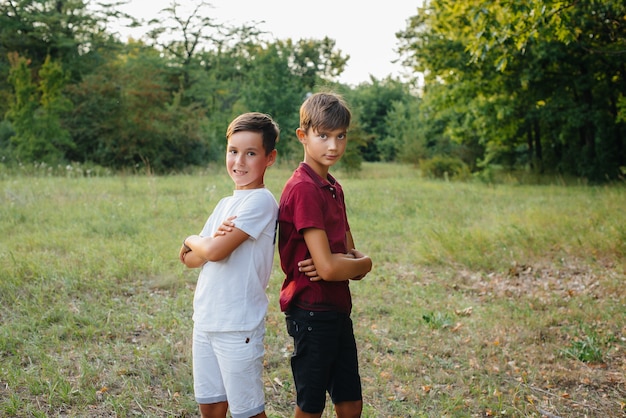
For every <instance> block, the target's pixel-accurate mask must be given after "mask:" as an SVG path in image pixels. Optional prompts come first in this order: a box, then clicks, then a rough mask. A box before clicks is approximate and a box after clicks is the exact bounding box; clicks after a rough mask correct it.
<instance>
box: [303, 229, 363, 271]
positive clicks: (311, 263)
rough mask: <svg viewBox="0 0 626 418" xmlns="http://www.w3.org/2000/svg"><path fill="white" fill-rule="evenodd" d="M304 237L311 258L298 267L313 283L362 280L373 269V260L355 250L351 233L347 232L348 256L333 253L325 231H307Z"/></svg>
mask: <svg viewBox="0 0 626 418" xmlns="http://www.w3.org/2000/svg"><path fill="white" fill-rule="evenodd" d="M303 235H304V241H305V242H306V245H307V247H308V249H309V252H310V253H311V258H310V259H307V260H302V261H300V262H299V263H298V267H299V269H300V271H301V272H303V273H305V274H306V275H307V276H308V277H309V278H310V279H311V281H319V280H325V281H344V280H360V279H362V278H363V277H365V275H366V274H367V273H369V272H370V270H371V269H372V260H371V259H370V258H369V257H368V256H367V255H365V254H363V253H362V252H360V251H358V250H356V249H355V248H354V240H353V238H352V234H351V233H350V231H346V241H347V244H348V248H349V249H350V250H349V251H348V253H347V254H341V253H331V251H330V246H329V244H328V236H327V235H326V231H324V230H323V229H316V228H309V229H305V230H304V232H303Z"/></svg>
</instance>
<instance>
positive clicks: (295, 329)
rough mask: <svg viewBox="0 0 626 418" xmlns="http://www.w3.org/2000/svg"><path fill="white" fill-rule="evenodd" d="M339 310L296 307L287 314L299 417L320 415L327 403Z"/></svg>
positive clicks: (297, 414) (336, 343)
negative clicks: (301, 308) (314, 309)
mask: <svg viewBox="0 0 626 418" xmlns="http://www.w3.org/2000/svg"><path fill="white" fill-rule="evenodd" d="M339 315H340V314H338V313H336V312H313V311H304V310H299V309H294V310H292V311H290V312H289V313H288V314H287V317H286V325H287V332H288V333H289V335H290V336H291V337H292V338H293V341H294V351H293V354H292V356H291V371H292V374H293V379H294V383H295V386H296V393H297V398H296V405H297V407H296V412H295V413H296V417H298V418H300V417H303V418H304V417H306V418H314V417H319V416H321V414H322V412H323V411H324V407H325V406H326V392H327V391H328V389H329V378H330V376H331V375H332V373H333V372H332V370H333V368H334V367H336V364H335V361H336V357H337V353H338V349H339V347H338V338H337V337H338V332H337V331H338V327H337V325H338V323H339V321H338V316H339Z"/></svg>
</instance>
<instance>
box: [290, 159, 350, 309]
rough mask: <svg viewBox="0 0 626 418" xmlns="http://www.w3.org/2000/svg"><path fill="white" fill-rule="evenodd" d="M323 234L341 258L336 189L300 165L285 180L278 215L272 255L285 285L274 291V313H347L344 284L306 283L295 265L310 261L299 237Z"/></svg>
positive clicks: (344, 227) (342, 216)
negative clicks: (276, 305)
mask: <svg viewBox="0 0 626 418" xmlns="http://www.w3.org/2000/svg"><path fill="white" fill-rule="evenodd" d="M307 228H317V229H323V230H324V231H326V235H327V236H328V243H329V245H330V251H331V252H332V253H346V252H347V251H348V248H347V242H346V231H349V229H350V227H349V225H348V218H347V216H346V208H345V202H344V196H343V190H342V188H341V185H340V184H339V183H338V182H337V180H335V178H334V177H333V176H331V175H330V174H329V175H328V177H327V178H326V179H323V178H321V177H320V176H319V175H318V174H317V173H316V172H315V171H313V169H312V168H311V167H310V166H309V165H308V164H306V163H300V166H298V168H297V169H296V170H295V171H294V173H293V174H292V176H291V177H290V178H289V180H288V181H287V183H286V184H285V187H284V189H283V192H282V194H281V197H280V204H279V209H278V251H279V253H280V264H281V267H282V269H283V272H284V273H285V275H286V277H285V281H284V282H283V286H282V289H281V291H280V309H281V310H282V311H283V312H287V311H289V310H290V309H293V308H300V309H305V310H310V311H337V312H342V313H348V314H349V313H350V311H351V310H352V298H351V296H350V287H349V280H345V281H341V282H325V281H318V282H312V281H311V280H310V279H309V278H308V277H307V276H306V275H305V274H304V273H300V272H299V271H298V262H300V261H302V260H305V259H307V258H311V253H310V252H309V250H308V248H307V246H306V243H305V241H304V235H302V231H303V230H305V229H307Z"/></svg>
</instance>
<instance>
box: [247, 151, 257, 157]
mask: <svg viewBox="0 0 626 418" xmlns="http://www.w3.org/2000/svg"><path fill="white" fill-rule="evenodd" d="M255 155H256V152H254V151H249V152H248V156H250V157H254V156H255Z"/></svg>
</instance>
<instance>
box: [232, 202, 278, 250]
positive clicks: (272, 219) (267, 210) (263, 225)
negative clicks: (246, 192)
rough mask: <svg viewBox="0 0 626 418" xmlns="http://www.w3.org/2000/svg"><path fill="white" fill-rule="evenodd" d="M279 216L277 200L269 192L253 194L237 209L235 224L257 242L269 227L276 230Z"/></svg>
mask: <svg viewBox="0 0 626 418" xmlns="http://www.w3.org/2000/svg"><path fill="white" fill-rule="evenodd" d="M277 214H278V208H277V205H276V200H275V199H274V197H273V196H272V195H271V194H270V193H269V192H268V193H264V192H263V193H261V192H260V193H252V194H250V196H248V197H247V198H246V200H245V201H244V202H243V203H242V204H241V205H240V206H239V208H238V209H237V211H236V213H235V215H236V216H237V218H236V219H235V220H234V221H233V222H234V223H235V227H237V228H239V229H241V230H242V231H243V232H245V233H246V234H248V235H249V236H250V237H252V238H253V239H255V240H256V239H258V238H259V237H260V236H261V234H262V233H263V232H264V231H266V230H267V228H268V227H270V226H271V228H274V226H275V224H276V217H277Z"/></svg>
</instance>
